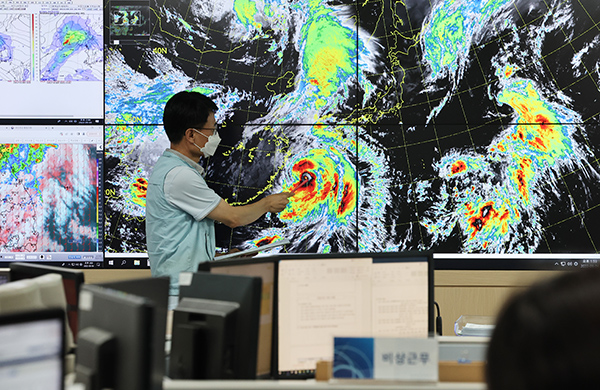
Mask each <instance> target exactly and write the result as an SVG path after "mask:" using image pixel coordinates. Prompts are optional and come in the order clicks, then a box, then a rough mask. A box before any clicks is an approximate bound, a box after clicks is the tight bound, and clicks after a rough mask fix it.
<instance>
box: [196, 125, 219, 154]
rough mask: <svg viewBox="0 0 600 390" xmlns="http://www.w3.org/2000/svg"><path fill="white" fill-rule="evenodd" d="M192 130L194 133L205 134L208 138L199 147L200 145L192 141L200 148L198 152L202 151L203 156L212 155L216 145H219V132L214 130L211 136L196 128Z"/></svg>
mask: <svg viewBox="0 0 600 390" xmlns="http://www.w3.org/2000/svg"><path fill="white" fill-rule="evenodd" d="M192 130H194V131H195V132H196V133H198V134H202V135H203V136H205V137H206V138H208V142H206V144H204V147H203V148H201V147H200V146H198V145H196V143H195V142H194V145H196V147H197V148H198V149H200V152H202V154H203V155H204V156H205V157H210V156H213V155H214V154H215V152H216V150H217V147H218V146H219V143H220V142H221V137H219V133H218V132H216V131H215V133H214V134H212V135H211V136H207V135H206V134H204V133H201V132H199V131H198V130H196V129H192Z"/></svg>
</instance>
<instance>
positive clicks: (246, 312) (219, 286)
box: [169, 272, 262, 379]
mask: <svg viewBox="0 0 600 390" xmlns="http://www.w3.org/2000/svg"><path fill="white" fill-rule="evenodd" d="M261 294H262V281H261V278H259V277H251V276H239V275H219V274H212V273H209V272H197V273H182V274H181V275H180V279H179V297H180V299H181V301H182V302H183V299H184V298H196V299H202V300H212V301H221V302H230V303H233V304H237V305H238V306H239V307H238V308H237V309H236V310H235V314H233V313H232V314H228V315H234V316H235V320H234V322H233V324H234V325H235V328H234V329H233V330H230V331H229V332H230V333H231V334H233V338H232V340H231V341H232V343H233V344H230V345H229V346H227V348H228V352H227V353H223V351H210V350H203V351H195V352H196V353H199V354H208V355H209V356H212V355H221V356H224V359H229V361H228V362H224V363H223V364H222V365H221V367H224V368H223V369H222V370H221V372H220V373H217V374H216V375H218V376H220V378H212V379H255V378H256V367H257V348H258V329H259V321H260V304H261ZM199 310H202V308H199ZM205 314H210V312H208V311H207V310H204V312H203V313H200V312H199V313H198V315H197V316H191V317H189V318H191V319H193V320H195V321H205V320H204V318H203V316H205ZM176 315H177V309H176V310H175V313H174V315H173V330H172V336H171V354H170V358H169V359H170V364H171V369H170V370H169V375H170V376H172V377H173V376H175V375H177V373H184V372H192V373H196V372H197V373H203V372H206V370H205V369H204V367H198V368H197V369H196V368H193V367H192V368H185V367H177V366H176V365H175V364H179V362H183V361H184V359H182V358H181V357H182V356H184V355H189V354H190V351H189V350H186V349H189V345H190V344H189V343H185V342H181V341H180V339H181V338H183V337H189V336H186V333H189V332H186V330H185V329H186V328H189V327H188V326H187V325H186V324H185V323H182V322H180V321H179V318H180V317H179V316H178V317H177V318H176ZM226 323H228V321H221V324H226ZM219 326H223V325H219ZM192 327H194V328H196V329H198V328H199V327H198V326H197V324H196V325H192ZM200 328H204V329H208V330H207V331H206V334H209V335H210V333H211V332H213V331H214V328H213V329H212V330H211V326H210V324H209V323H208V322H206V323H205V325H203V326H202V327H200ZM221 331H222V330H221ZM203 360H204V359H203V358H202V356H197V355H196V358H194V359H191V361H192V364H201V362H202V361H203ZM198 362H200V363H198ZM194 375H195V374H194ZM179 379H207V378H198V377H196V378H179Z"/></svg>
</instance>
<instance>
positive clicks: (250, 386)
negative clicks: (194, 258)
mask: <svg viewBox="0 0 600 390" xmlns="http://www.w3.org/2000/svg"><path fill="white" fill-rule="evenodd" d="M193 389H211V390H258V389H261V390H262V389H264V390H363V389H364V390H379V389H381V390H388V389H395V390H486V385H485V383H458V382H443V383H389V384H382V383H377V384H375V383H373V382H369V381H365V382H353V383H348V382H344V383H335V382H317V381H316V380H314V379H309V380H239V381H238V380H229V381H213V380H202V381H200V380H197V381H194V380H170V379H165V381H164V382H163V390H193Z"/></svg>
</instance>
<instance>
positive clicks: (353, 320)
mask: <svg viewBox="0 0 600 390" xmlns="http://www.w3.org/2000/svg"><path fill="white" fill-rule="evenodd" d="M276 301H277V305H276V328H275V333H274V334H275V336H274V342H275V349H274V350H275V354H276V356H275V357H276V358H275V367H274V369H275V373H274V376H275V377H276V378H310V377H313V376H314V373H315V368H316V364H317V362H318V361H320V360H329V361H332V360H333V338H334V337H344V336H348V337H411V338H413V337H428V336H430V335H433V330H434V321H433V318H434V316H433V262H432V256H431V254H430V253H427V252H394V253H391V252H390V253H347V254H306V255H282V256H281V257H280V259H279V263H278V270H277V298H276Z"/></svg>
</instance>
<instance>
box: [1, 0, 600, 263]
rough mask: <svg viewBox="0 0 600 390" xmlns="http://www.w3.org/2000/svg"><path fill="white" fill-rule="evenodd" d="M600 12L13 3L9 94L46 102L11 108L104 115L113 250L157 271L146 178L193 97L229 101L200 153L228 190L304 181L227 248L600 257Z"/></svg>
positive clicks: (237, 192)
mask: <svg viewBox="0 0 600 390" xmlns="http://www.w3.org/2000/svg"><path fill="white" fill-rule="evenodd" d="M32 4H35V6H33V5H32ZM50 4H52V5H50ZM56 4H59V5H56ZM31 7H34V8H31ZM31 9H35V10H36V11H35V12H33V11H31V12H30V11H28V10H31ZM598 22H600V4H598V3H597V2H595V1H592V0H581V1H577V2H567V1H564V0H554V1H553V0H546V1H541V0H516V1H515V0H511V1H508V0H474V1H473V0H435V1H420V0H410V1H403V2H398V1H391V0H366V1H343V0H342V1H340V0H335V1H314V0H298V1H292V2H290V1H281V0H279V1H277V0H228V1H216V2H208V1H198V0H183V1H175V0H131V1H127V0H118V1H111V0H80V1H75V0H73V1H65V2H60V1H53V2H50V1H48V2H44V1H39V2H38V1H35V2H33V1H32V2H27V1H8V2H3V3H2V5H0V84H1V85H2V88H3V90H4V88H11V89H12V90H15V91H17V90H18V91H25V92H23V93H21V92H20V93H21V94H20V95H19V93H17V96H25V97H26V98H27V99H32V100H31V102H32V103H31V104H29V103H28V104H29V105H28V104H21V103H18V99H13V98H9V97H7V96H6V95H4V94H3V96H2V97H0V102H1V105H0V120H5V119H3V118H5V117H10V118H13V119H20V118H23V117H26V118H38V116H39V115H41V116H42V117H49V118H51V117H52V115H58V116H61V118H60V119H68V118H71V116H72V117H74V118H86V119H89V120H91V121H92V123H93V121H94V120H97V119H99V120H100V121H101V124H102V125H103V130H104V131H103V133H104V134H103V137H104V149H103V153H104V166H103V177H102V191H101V192H99V194H100V196H101V202H100V206H99V207H100V208H102V215H103V226H102V231H103V237H104V243H103V251H104V257H105V259H112V260H111V261H113V260H117V259H119V260H120V259H127V261H126V262H129V261H135V262H136V264H139V265H141V266H146V265H147V261H146V260H147V255H146V245H145V228H144V226H145V194H146V189H147V179H148V177H149V175H150V173H151V171H152V168H153V166H154V164H155V162H156V161H157V159H158V157H159V156H160V155H161V154H162V152H163V151H164V149H165V148H168V147H169V141H168V140H167V137H166V135H165V134H164V130H163V128H162V111H163V108H164V105H165V103H166V102H167V100H168V99H169V98H170V97H171V96H173V94H175V93H177V92H179V91H182V90H193V91H198V92H201V93H204V94H206V95H208V96H209V97H211V98H212V99H213V100H214V101H215V102H216V103H217V105H218V107H219V110H218V112H217V113H216V118H217V121H218V123H219V124H220V126H221V130H220V136H221V138H222V142H221V145H220V147H219V148H218V150H217V153H216V154H215V156H213V157H211V158H209V159H203V160H201V161H200V163H201V165H203V166H204V167H205V168H206V170H207V172H208V173H207V176H206V179H207V182H208V184H209V186H211V187H212V188H213V189H214V190H215V191H216V192H217V193H218V194H219V195H220V196H221V197H222V198H224V199H225V200H227V201H228V202H229V203H230V204H232V205H234V206H237V205H245V204H248V203H251V202H254V201H256V200H258V199H260V198H262V197H264V196H266V195H268V194H272V193H277V192H281V191H291V190H294V195H293V196H291V197H290V202H289V205H288V206H287V207H286V209H285V210H283V211H282V212H281V213H278V214H266V215H265V216H264V217H262V218H260V219H259V220H258V221H256V222H255V223H253V224H251V225H248V226H244V227H238V228H235V229H230V228H227V227H225V226H223V225H219V224H217V246H218V248H219V250H222V251H226V250H228V249H230V248H233V247H237V248H241V249H246V248H250V247H254V246H260V245H263V244H266V243H270V242H276V241H277V240H279V239H283V238H285V239H288V240H289V241H290V244H287V245H285V246H284V247H278V248H275V249H272V250H271V252H289V253H301V252H312V253H315V252H316V253H328V252H382V251H407V250H423V251H433V252H434V253H436V254H438V253H439V254H446V255H447V256H446V257H453V258H456V257H457V256H460V255H467V254H478V255H482V256H481V257H478V258H477V261H476V262H479V263H482V264H483V263H484V262H485V261H486V257H485V255H494V256H496V258H497V256H498V255H506V256H509V257H510V256H511V255H517V256H522V255H524V254H536V255H540V256H545V255H548V257H549V258H552V259H553V263H554V262H556V263H557V264H560V263H562V261H554V260H555V259H558V258H559V257H561V256H564V257H565V258H568V257H569V256H572V255H577V256H579V257H578V258H581V256H582V255H584V257H585V256H588V255H589V256H588V257H589V258H594V259H597V258H600V257H599V253H600V235H599V233H598V232H600V226H599V225H600V222H599V221H600V207H599V206H600V165H599V162H598V155H599V153H600V131H599V129H598V126H599V124H598V119H599V117H600V115H599V110H600V109H599V108H598V104H596V103H597V101H598V100H599V98H600V86H599V79H600V72H599V65H600V64H599V61H600V60H599V58H600V43H599V42H600V30H599V29H598V28H597V24H598ZM100 26H101V27H100ZM100 42H101V44H100ZM33 86H37V87H36V88H39V90H40V91H41V93H40V94H32V93H29V89H27V88H32V87H33ZM98 86H100V89H101V92H100V93H99V94H98V93H97V89H98V88H99V87H98ZM67 87H69V88H71V89H69V91H71V92H70V93H68V94H57V93H56V94H55V92H54V91H55V90H54V88H67ZM18 88H21V89H18ZM49 94H52V97H49ZM82 95H86V96H88V97H87V98H82ZM57 96H59V98H57ZM97 96H100V97H101V99H100V100H97V99H98V98H97ZM23 99H25V98H23ZM34 106H36V107H35V108H34ZM37 106H39V107H37ZM99 107H100V108H101V111H102V112H101V113H100V114H99V115H98V114H97V112H98V108H99ZM15 113H17V114H16V115H15ZM455 255H456V256H455ZM557 256H558V257H557ZM586 259H587V258H586ZM523 261H525V260H523ZM121 262H122V260H120V261H116V263H119V264H121ZM113 263H115V261H113ZM127 264H129V263H127Z"/></svg>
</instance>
